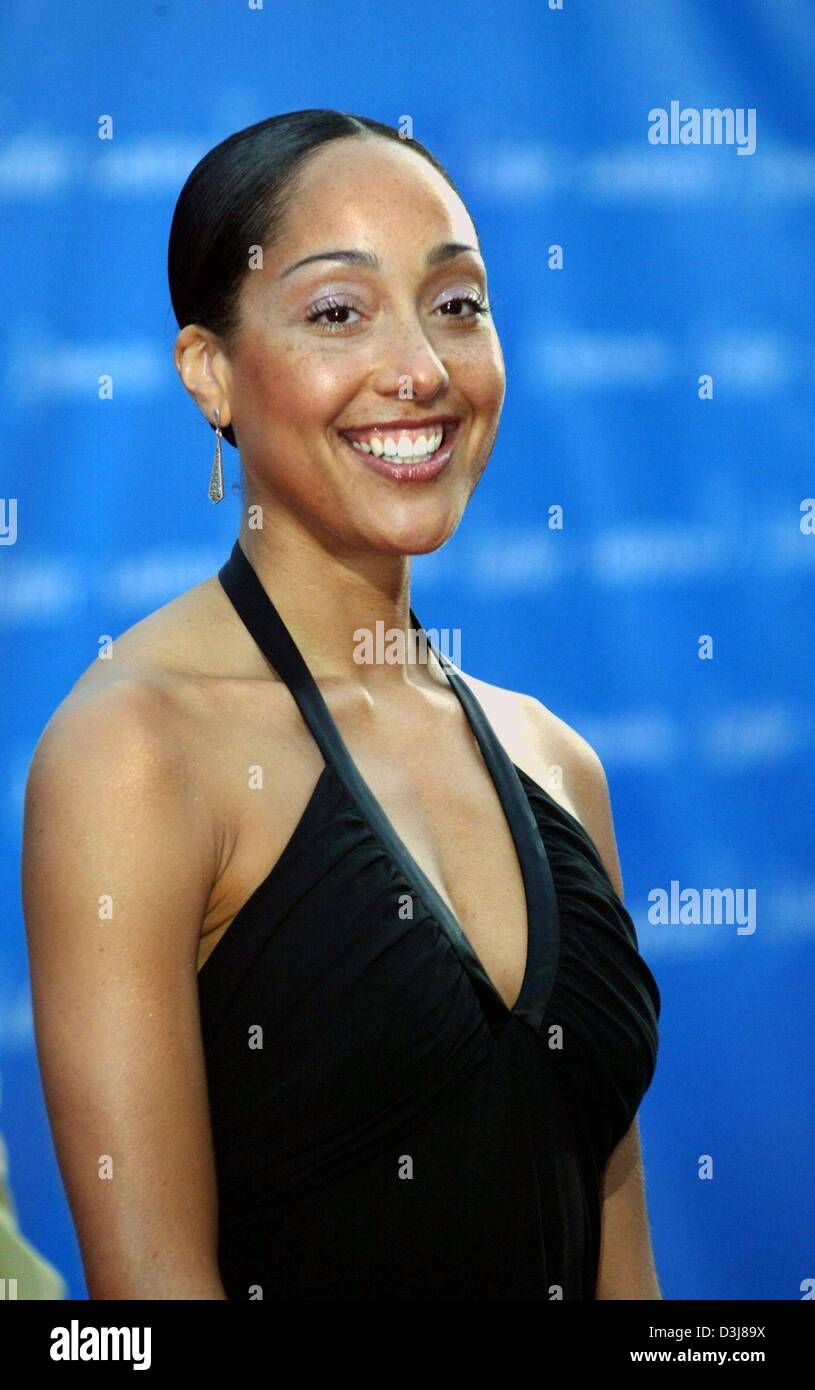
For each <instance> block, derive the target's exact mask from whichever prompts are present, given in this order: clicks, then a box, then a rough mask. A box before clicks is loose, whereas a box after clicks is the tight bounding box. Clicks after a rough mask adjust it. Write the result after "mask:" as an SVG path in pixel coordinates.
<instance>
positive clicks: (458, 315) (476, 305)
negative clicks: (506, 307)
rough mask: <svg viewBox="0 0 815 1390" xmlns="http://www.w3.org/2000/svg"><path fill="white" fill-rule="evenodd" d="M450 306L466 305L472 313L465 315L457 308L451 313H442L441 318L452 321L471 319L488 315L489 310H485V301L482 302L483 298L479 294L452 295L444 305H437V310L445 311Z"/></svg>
mask: <svg viewBox="0 0 815 1390" xmlns="http://www.w3.org/2000/svg"><path fill="white" fill-rule="evenodd" d="M451 304H452V305H464V304H466V305H468V306H469V308H470V309H471V310H472V312H471V313H466V314H465V313H463V312H462V310H461V309H460V308H458V309H455V310H454V311H453V312H452V313H442V317H443V318H452V319H472V318H476V317H477V316H478V315H479V314H488V313H489V309H488V308H487V304H486V301H485V300H484V298H483V296H482V295H480V294H475V293H471V294H456V295H453V296H452V297H451V298H450V299H447V300H445V302H444V304H440V305H439V309H440V310H446V309H448V308H449V306H450V305H451Z"/></svg>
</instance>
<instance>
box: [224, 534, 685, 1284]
mask: <svg viewBox="0 0 815 1390" xmlns="http://www.w3.org/2000/svg"><path fill="white" fill-rule="evenodd" d="M219 579H220V581H221V583H222V585H223V587H224V589H225V591H226V593H227V594H228V596H229V598H230V600H231V601H232V603H233V605H234V607H235V609H236V610H237V612H238V614H239V615H240V617H241V619H242V620H243V622H244V623H245V624H246V627H247V628H248V630H249V632H250V633H251V634H252V636H253V638H254V639H255V641H256V642H257V644H258V646H259V648H260V650H261V651H262V652H263V654H264V656H265V657H266V659H267V661H268V662H269V664H270V666H271V667H272V668H273V670H274V671H275V672H276V673H277V674H278V676H279V677H280V678H281V679H282V680H283V681H285V683H286V685H287V686H288V688H289V690H290V691H291V694H292V696H293V698H294V699H295V701H296V702H297V705H298V707H299V710H300V712H301V714H302V716H303V719H304V720H305V722H306V724H307V725H308V727H309V729H310V730H311V733H312V734H313V736H314V739H315V740H316V742H317V744H318V746H319V748H320V751H321V753H322V755H323V758H324V760H325V762H324V767H323V769H322V772H321V773H320V776H319V778H318V780H317V783H316V785H315V787H314V790H313V792H312V795H311V798H310V800H309V802H308V805H307V806H306V809H305V811H304V812H303V815H302V817H301V819H300V821H299V822H298V824H297V826H296V828H295V830H294V831H293V833H292V835H291V838H290V839H289V841H288V843H287V844H286V847H285V849H284V851H283V854H282V855H281V857H280V858H279V859H278V861H277V863H276V864H275V865H274V867H273V868H272V869H271V871H270V872H269V874H268V875H267V877H266V878H265V879H264V880H263V882H262V883H260V884H259V886H258V887H257V888H256V889H255V891H254V892H253V893H252V894H251V896H250V897H249V898H248V900H247V901H246V902H245V903H244V904H243V906H242V907H241V909H240V911H239V912H238V914H237V916H236V917H235V918H234V919H233V921H232V923H231V925H230V926H229V928H228V929H227V931H226V932H225V933H224V935H223V936H222V937H221V938H220V940H219V941H218V942H217V944H216V946H215V948H214V949H213V951H212V952H211V954H210V956H209V957H208V959H207V960H206V961H205V963H204V965H203V966H202V968H201V970H200V972H199V975H198V987H199V998H200V1005H201V1024H202V1034H203V1042H204V1051H205V1059H206V1068H207V1083H208V1090H209V1100H210V1113H211V1122H212V1134H213V1144H214V1153H215V1163H216V1172H217V1183H218V1198H219V1225H218V1233H219V1236H218V1262H219V1267H220V1271H221V1277H222V1280H223V1284H224V1288H225V1290H226V1293H227V1297H228V1298H230V1299H249V1300H251V1299H256V1298H261V1297H262V1298H297V1299H313V1298H326V1299H337V1298H400V1299H401V1298H532V1299H558V1298H564V1299H593V1298H594V1292H595V1285H596V1280H597V1270H598V1254H599V1239H600V1215H601V1181H602V1175H603V1169H604V1166H605V1163H606V1161H607V1159H608V1157H609V1155H610V1153H611V1151H612V1149H613V1148H614V1146H615V1145H616V1144H617V1143H618V1141H619V1140H620V1139H621V1138H622V1136H623V1135H624V1134H625V1133H626V1131H627V1130H628V1128H629V1127H630V1125H631V1123H632V1122H633V1120H634V1118H635V1115H636V1111H637V1108H638V1106H639V1103H640V1101H641V1099H642V1097H643V1095H644V1093H645V1092H646V1090H647V1089H648V1087H649V1085H650V1083H651V1080H652V1077H653V1074H654V1070H655V1066H656V1056H657V1047H658V1027H657V1025H658V1018H659V1012H660V995H659V991H658V988H657V985H656V982H655V980H654V977H653V975H652V974H651V972H650V970H649V968H648V966H647V965H646V964H645V961H644V960H643V958H642V956H641V955H640V953H639V950H638V944H637V937H636V932H635V929H634V924H633V922H632V920H631V917H630V916H629V914H628V912H627V910H626V908H625V907H624V906H623V904H622V902H621V901H620V899H619V897H618V896H617V894H616V893H615V891H614V888H613V886H612V884H611V882H610V880H609V878H608V875H607V873H606V871H605V869H604V867H603V864H602V861H601V860H600V857H599V855H598V853H597V850H596V848H595V845H594V843H593V841H592V840H591V838H590V837H589V835H588V834H587V833H586V831H585V830H584V829H583V828H582V826H581V825H580V823H579V822H578V821H577V820H576V819H575V818H574V817H573V816H572V815H570V814H569V812H568V811H566V810H564V809H563V808H562V807H561V806H560V805H559V804H558V803H557V802H556V801H555V800H554V799H553V798H552V797H551V796H549V794H548V793H547V792H546V791H544V790H543V789H542V788H541V787H540V786H539V785H538V784H537V783H536V782H535V781H534V780H533V779H532V778H531V777H530V776H528V774H527V773H526V772H524V771H523V770H522V769H520V768H518V767H517V766H515V764H514V763H513V762H512V761H511V760H510V758H509V756H508V755H507V753H506V751H505V750H504V748H503V746H502V745H501V743H500V742H499V740H498V738H497V736H496V734H495V732H494V731H493V729H492V727H491V725H490V723H489V721H488V720H487V717H486V715H485V713H484V710H483V708H482V707H481V705H480V703H479V702H478V700H477V699H476V697H475V695H474V694H473V692H472V690H471V689H470V688H469V686H468V685H467V684H466V682H465V681H464V680H463V679H462V677H461V676H460V675H458V673H457V672H456V670H455V668H454V667H452V666H451V664H450V663H449V662H448V660H447V658H446V657H445V656H444V655H443V653H441V652H440V651H438V650H437V649H436V648H435V647H433V651H434V653H435V655H436V657H437V659H438V660H439V662H440V663H441V665H442V667H443V669H444V671H445V673H446V675H447V678H448V680H449V681H450V684H451V686H452V688H453V690H454V691H455V693H456V695H457V696H458V699H459V700H460V702H461V704H462V706H463V709H464V712H465V714H466V717H467V720H468V722H469V724H470V727H471V729H472V732H473V734H474V737H475V740H476V742H477V745H478V747H479V748H480V751H481V754H482V755H483V757H484V760H485V762H486V765H487V768H488V769H489V772H490V774H491V776H492V779H493V782H494V785H495V788H496V791H497V793H498V795H499V797H500V800H501V804H502V806H503V810H504V813H505V815H506V818H507V822H508V825H509V828H510V830H511V832H512V837H513V840H514V843H515V848H516V851H517V854H518V858H519V862H520V865H521V868H522V872H523V881H524V887H525V892H526V905H527V919H528V944H527V960H526V968H525V973H524V977H523V984H522V987H521V991H520V995H519V998H518V1000H517V1002H516V1004H515V1006H514V1007H513V1008H509V1007H508V1006H507V1005H506V1004H505V1002H504V1000H503V999H502V997H501V995H500V994H499V993H498V991H497V989H496V988H495V986H494V985H493V983H492V981H491V979H490V978H489V976H488V975H487V973H486V972H485V970H484V968H483V966H482V964H481V962H480V960H479V958H478V956H477V955H476V953H475V951H474V950H473V948H472V946H471V945H470V943H469V941H468V940H467V937H466V936H465V934H464V932H463V931H462V929H461V926H460V924H459V922H458V921H457V920H456V918H455V916H454V915H453V913H452V912H451V910H450V908H448V906H447V904H446V903H445V902H444V900H443V899H442V897H441V896H440V894H439V893H438V892H437V891H436V889H435V888H434V886H433V884H432V883H431V882H430V880H429V879H428V878H427V876H426V875H425V874H424V872H423V871H422V869H421V868H420V867H419V865H418V864H417V863H416V862H415V860H414V859H413V857H412V855H411V854H410V853H409V851H408V849H407V847H406V846H405V844H404V843H403V841H402V840H401V839H400V838H399V836H398V835H397V834H396V832H395V830H394V828H393V826H392V824H391V823H390V821H389V820H388V818H387V817H386V816H385V813H384V811H383V810H382V807H381V806H380V805H379V803H378V802H377V800H376V798H375V797H374V795H373V794H372V792H371V790H370V788H369V786H368V785H367V783H366V782H365V781H364V780H363V779H362V777H361V775H360V773H359V771H358V770H357V767H356V764H355V763H354V761H353V759H352V758H351V756H350V753H349V751H348V748H347V746H346V744H345V743H344V741H343V739H342V737H341V735H340V732H339V730H338V728H337V726H336V724H335V722H334V719H333V717H332V715H331V714H330V712H329V710H328V707H327V705H326V703H325V701H324V699H323V697H322V695H321V693H320V690H319V688H318V686H317V684H316V682H315V680H314V679H313V677H312V675H311V673H310V671H309V669H308V667H307V665H306V663H305V661H304V660H303V657H302V655H301V653H300V651H299V649H298V647H297V646H296V644H295V642H294V640H293V638H292V636H291V634H290V632H289V631H288V629H287V627H286V625H285V623H284V622H283V620H282V618H281V616H280V614H279V613H278V611H277V609H276V608H275V606H274V604H273V603H272V600H271V599H270V598H269V596H268V594H267V593H266V592H265V590H264V588H263V586H262V584H261V582H260V580H259V578H258V576H257V574H256V572H255V570H254V569H253V567H252V565H251V564H250V562H249V560H248V559H247V557H246V556H245V554H244V552H243V551H242V549H241V548H240V545H239V544H238V542H237V541H236V542H235V545H234V547H233V550H232V553H231V555H230V558H229V560H228V561H227V562H226V564H224V565H223V567H222V568H221V570H220V571H219ZM411 621H412V623H413V626H414V628H415V629H416V630H417V631H418V630H420V628H421V625H420V623H419V622H418V620H417V619H416V616H415V614H414V613H413V612H412V610H411ZM473 824H474V827H477V817H476V816H474V818H473ZM475 833H477V829H476V831H475ZM485 852H488V851H487V847H485ZM496 930H498V927H496Z"/></svg>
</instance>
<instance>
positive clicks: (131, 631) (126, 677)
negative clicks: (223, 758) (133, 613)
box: [27, 582, 212, 802]
mask: <svg viewBox="0 0 815 1390" xmlns="http://www.w3.org/2000/svg"><path fill="white" fill-rule="evenodd" d="M211 604H212V598H211V596H210V593H209V582H207V583H206V584H204V585H199V586H197V588H196V589H194V590H190V591H188V592H187V593H185V594H182V595H180V596H179V598H177V599H174V600H173V601H172V602H171V603H169V604H166V605H165V606H164V607H163V608H160V609H158V610H156V612H154V613H151V614H148V616H147V617H146V618H143V619H141V620H140V621H139V622H138V623H135V624H134V625H133V626H132V627H130V628H128V629H127V630H126V631H125V632H123V633H122V634H121V635H120V636H117V637H115V638H114V640H113V642H112V644H109V645H108V646H107V647H106V648H104V649H103V651H104V653H105V654H104V655H102V654H100V655H98V656H97V657H95V659H94V660H93V661H91V662H90V664H89V665H88V666H87V667H86V668H85V670H84V671H83V673H82V674H81V675H80V677H79V679H78V680H77V681H76V682H75V684H74V686H73V687H72V688H71V690H69V692H68V693H67V695H66V696H65V697H64V699H63V700H62V701H61V703H60V704H59V705H58V706H57V708H56V709H55V710H54V712H53V714H52V715H51V717H50V719H49V720H48V722H47V724H46V725H45V728H44V729H43V731H42V733H41V734H40V737H39V739H38V741H37V744H36V746H35V749H34V753H33V756H32V759H31V764H30V767H29V772H28V778H27V797H28V799H29V800H30V799H31V798H32V797H33V796H34V795H35V794H36V796H37V798H38V799H41V800H42V801H43V802H50V801H52V800H55V801H57V802H58V801H59V800H60V798H64V797H67V796H68V795H70V796H71V797H72V798H82V799H84V798H88V799H89V800H91V801H92V798H93V796H94V788H97V790H98V789H99V788H101V787H102V786H106V787H107V786H111V785H112V783H113V782H114V781H115V783H116V785H117V786H118V788H119V789H120V790H121V791H122V792H124V791H125V790H127V791H129V793H130V795H131V796H133V795H136V794H144V793H148V792H149V793H154V794H155V795H160V794H163V793H171V792H172V793H173V794H174V796H175V798H177V797H178V795H179V794H180V792H181V791H182V790H183V789H184V788H188V787H189V786H191V784H192V781H191V779H192V777H193V774H194V772H195V768H196V764H197V759H196V756H195V750H196V745H197V743H198V742H200V740H199V739H197V738H196V736H195V733H194V730H195V729H196V727H197V721H196V719H195V718H194V715H195V712H196V708H197V707H200V708H201V709H205V708H206V700H205V699H204V698H203V694H202V684H201V682H202V679H203V676H204V674H205V666H206V656H205V651H206V648H205V644H204V642H203V641H202V639H201V637H200V635H199V634H200V633H201V632H202V631H203V629H204V626H205V624H206V621H207V616H208V610H211Z"/></svg>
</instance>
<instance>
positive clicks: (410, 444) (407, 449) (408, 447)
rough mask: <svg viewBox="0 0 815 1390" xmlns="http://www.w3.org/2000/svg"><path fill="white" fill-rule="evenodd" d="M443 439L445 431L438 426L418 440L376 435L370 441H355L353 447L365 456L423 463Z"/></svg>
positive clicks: (401, 436) (404, 435)
mask: <svg viewBox="0 0 815 1390" xmlns="http://www.w3.org/2000/svg"><path fill="white" fill-rule="evenodd" d="M443 438H444V430H443V429H442V428H441V426H440V425H436V426H434V427H433V428H432V429H431V430H430V431H429V432H428V433H427V434H420V435H417V437H416V439H411V437H410V435H408V434H400V436H399V438H398V440H396V439H394V438H393V436H392V435H389V434H388V435H385V437H384V439H383V438H382V436H381V435H379V434H374V435H371V438H370V440H361V439H355V440H353V441H352V447H353V448H354V449H358V450H359V452H360V453H363V454H374V455H375V456H376V457H377V458H382V457H383V455H384V457H385V458H388V459H398V460H399V461H400V462H402V461H405V460H408V459H409V460H410V461H411V462H414V463H421V462H423V461H424V460H425V459H428V458H430V457H431V455H432V454H435V452H436V450H437V449H438V448H439V447H440V445H441V442H442V440H443Z"/></svg>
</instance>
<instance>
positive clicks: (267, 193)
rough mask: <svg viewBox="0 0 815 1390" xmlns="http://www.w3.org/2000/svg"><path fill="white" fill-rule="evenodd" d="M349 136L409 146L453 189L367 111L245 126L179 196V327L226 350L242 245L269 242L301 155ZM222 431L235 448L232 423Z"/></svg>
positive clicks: (174, 273)
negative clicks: (214, 338)
mask: <svg viewBox="0 0 815 1390" xmlns="http://www.w3.org/2000/svg"><path fill="white" fill-rule="evenodd" d="M348 135H357V136H373V135H381V136H384V138H385V139H387V140H396V141H398V142H399V143H400V144H405V143H406V144H408V145H409V147H410V148H411V149H414V150H416V151H417V153H419V154H420V155H423V156H424V158H425V159H426V160H428V162H429V163H430V164H432V166H433V168H434V169H436V170H437V171H438V173H439V174H441V176H442V177H443V178H444V179H445V180H446V182H447V183H448V184H449V185H450V187H451V188H452V189H453V191H454V192H455V193H458V189H457V188H456V186H455V184H454V183H453V180H452V179H451V178H450V175H449V174H448V173H447V171H446V169H444V168H443V167H442V165H441V164H440V163H439V161H438V160H437V159H435V158H434V156H433V155H432V154H431V153H430V151H429V150H427V149H425V147H424V145H421V144H420V143H419V141H418V140H414V139H412V138H411V139H409V140H408V139H406V138H404V137H403V136H402V135H401V134H400V132H399V131H398V130H396V129H394V128H393V127H392V126H389V125H383V124H382V122H381V121H374V120H370V119H369V118H368V117H367V116H351V115H349V114H348V113H347V112H345V111H331V110H321V109H315V110H307V111H288V112H285V113H283V114H282V115H279V116H270V117H268V119H267V120H265V121H258V123H257V124H256V125H250V126H247V127H246V129H245V130H239V131H237V132H236V133H235V134H234V135H230V136H228V137H227V139H226V140H222V141H221V143H220V144H218V145H215V146H214V148H213V149H211V150H210V151H209V153H208V154H205V155H204V157H203V159H201V160H199V162H198V164H196V166H195V168H194V169H193V171H192V173H191V174H190V175H189V177H188V179H187V181H186V183H185V184H184V187H183V188H182V190H181V192H180V194H179V196H178V202H177V203H176V206H175V212H174V213H173V221H172V226H171V227H170V240H169V246H168V251H167V275H168V279H169V282H170V299H171V300H172V305H173V310H174V312H175V316H176V319H177V321H178V326H179V328H185V327H186V325H187V324H188V323H200V324H201V325H202V327H204V328H209V329H211V330H212V332H213V333H217V335H218V336H219V337H220V338H222V339H223V341H224V343H225V345H226V347H227V348H228V347H229V345H230V342H231V340H232V338H233V335H234V333H235V332H236V330H237V327H238V316H237V313H238V311H237V304H238V296H239V293H240V287H241V284H242V282H243V278H244V276H245V275H246V274H247V272H248V269H249V247H250V246H262V247H264V248H266V247H268V246H269V245H270V244H272V243H273V241H274V238H275V235H276V234H277V232H278V230H279V228H280V224H281V222H282V219H283V216H284V214H285V212H286V209H287V207H288V205H289V202H290V201H291V197H292V196H293V195H294V193H295V187H294V179H295V175H296V173H297V172H298V170H299V168H300V165H301V164H302V163H303V161H304V160H305V159H306V157H307V156H308V155H310V154H311V153H312V152H313V151H314V150H316V149H318V148H319V147H320V146H321V145H325V144H327V143H328V142H329V141H330V140H338V139H341V138H342V137H343V136H348ZM459 196H460V195H459ZM210 423H212V422H210ZM213 428H214V426H213ZM223 436H224V439H227V440H228V441H229V443H230V444H232V445H233V446H234V447H235V448H237V444H236V442H235V436H234V433H233V431H232V427H231V426H228V427H227V428H226V429H224V431H223Z"/></svg>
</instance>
